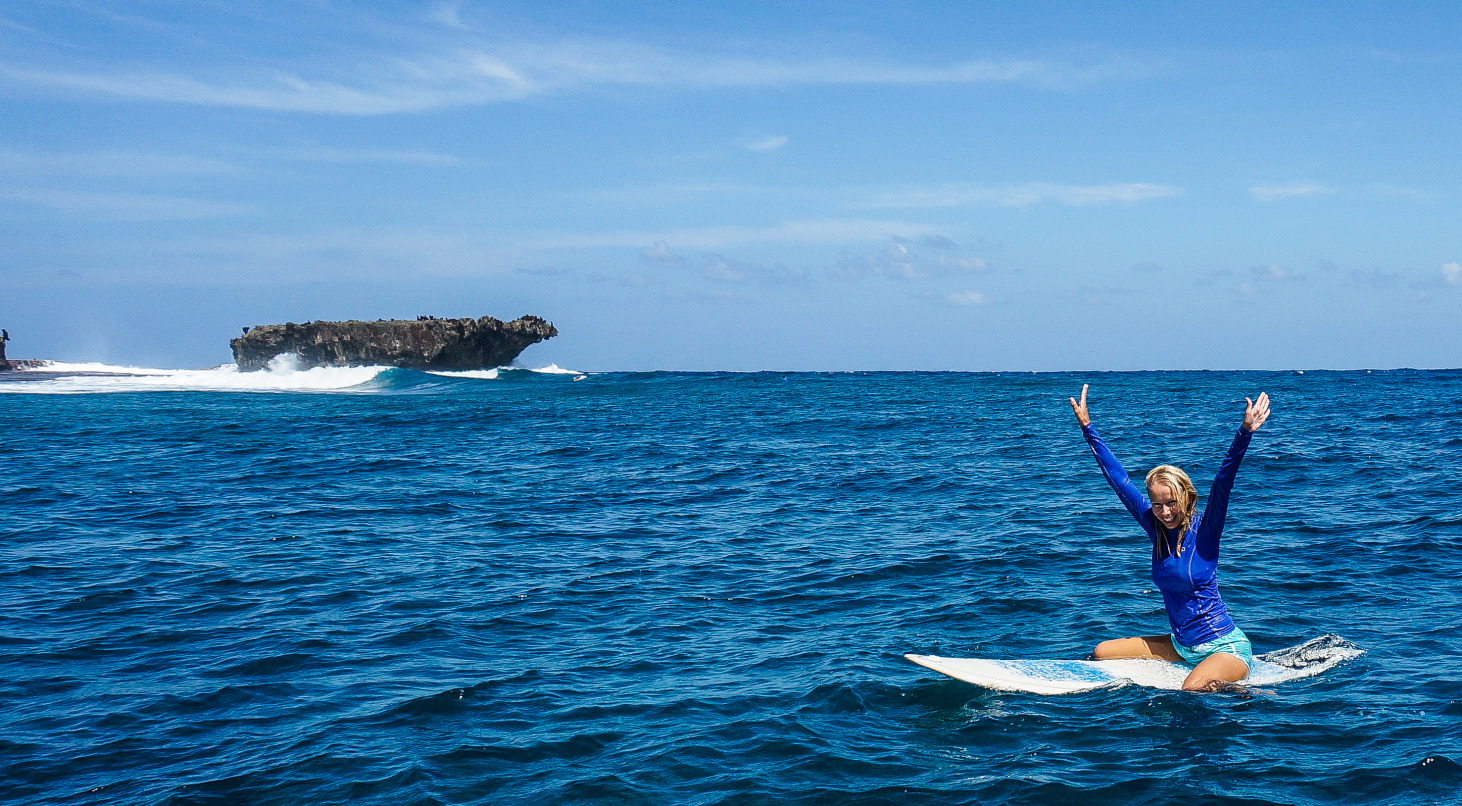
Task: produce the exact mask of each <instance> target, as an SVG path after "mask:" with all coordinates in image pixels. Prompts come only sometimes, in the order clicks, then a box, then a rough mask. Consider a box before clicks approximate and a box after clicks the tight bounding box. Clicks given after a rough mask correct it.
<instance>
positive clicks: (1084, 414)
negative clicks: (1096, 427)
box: [1066, 383, 1091, 428]
mask: <svg viewBox="0 0 1462 806" xmlns="http://www.w3.org/2000/svg"><path fill="white" fill-rule="evenodd" d="M1090 386H1091V384H1087V383H1084V384H1082V385H1081V402H1079V403H1078V402H1077V401H1076V398H1074V397H1068V398H1066V399H1067V400H1069V401H1071V411H1073V412H1075V413H1076V421H1077V422H1078V423H1081V425H1082V427H1083V428H1084V427H1086V426H1088V425H1091V413H1090V412H1088V411H1087V410H1086V390H1087V389H1088V388H1089V387H1090Z"/></svg>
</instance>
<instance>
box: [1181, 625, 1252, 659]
mask: <svg viewBox="0 0 1462 806" xmlns="http://www.w3.org/2000/svg"><path fill="white" fill-rule="evenodd" d="M1171 640H1172V642H1173V649H1176V650H1178V654H1179V655H1182V656H1183V660H1185V661H1187V662H1189V663H1191V664H1193V665H1194V666H1197V665H1198V663H1199V662H1200V661H1202V660H1203V659H1204V658H1206V657H1208V656H1209V655H1212V654H1213V653H1215V652H1227V653H1229V654H1230V655H1237V656H1238V658H1239V660H1241V661H1243V662H1244V663H1246V664H1248V665H1249V666H1253V665H1254V647H1253V646H1252V645H1251V644H1250V643H1249V636H1247V635H1244V631H1243V630H1241V629H1239V628H1238V627H1235V628H1233V629H1232V630H1230V631H1229V632H1226V633H1224V634H1223V635H1220V636H1219V637H1217V638H1215V639H1213V640H1212V641H1205V642H1203V643H1201V644H1199V645H1198V646H1194V647H1187V646H1183V645H1182V644H1180V643H1178V637H1177V636H1176V635H1175V636H1172V637H1171Z"/></svg>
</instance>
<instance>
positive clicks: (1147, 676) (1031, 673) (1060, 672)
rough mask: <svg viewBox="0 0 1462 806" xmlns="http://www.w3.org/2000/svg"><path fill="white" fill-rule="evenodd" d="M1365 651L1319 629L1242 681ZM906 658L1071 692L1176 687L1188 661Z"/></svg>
mask: <svg viewBox="0 0 1462 806" xmlns="http://www.w3.org/2000/svg"><path fill="white" fill-rule="evenodd" d="M1363 654H1365V651H1364V650H1362V649H1361V648H1359V647H1357V646H1356V645H1355V644H1352V643H1350V642H1349V641H1346V640H1345V639H1344V638H1341V637H1340V636H1338V635H1322V636H1320V637H1319V638H1313V639H1311V640H1309V641H1306V642H1305V643H1303V644H1300V645H1299V646H1292V647H1289V648H1288V649H1280V650H1277V651H1274V652H1269V653H1266V654H1263V655H1255V656H1254V664H1253V666H1252V667H1250V670H1249V676H1248V677H1246V678H1244V679H1243V680H1242V681H1241V682H1242V683H1244V684H1247V685H1252V686H1263V685H1273V684H1275V683H1283V682H1286V681H1288V680H1296V679H1299V678H1301V677H1311V676H1313V675H1317V674H1320V673H1321V672H1323V671H1325V670H1327V669H1331V668H1333V667H1335V666H1337V665H1339V664H1340V663H1343V662H1344V661H1347V660H1350V659H1352V658H1356V657H1359V656H1360V655H1363ZM904 657H905V658H908V659H909V660H911V661H913V662H914V663H917V664H919V665H920V666H923V667H924V668H926V669H932V670H934V671H936V672H939V673H940V674H944V675H948V676H950V677H953V678H954V679H956V680H963V681H965V682H966V683H974V684H975V685H977V686H984V687H985V688H989V689H995V690H997V691H1025V692H1030V693H1032V694H1072V693H1075V692H1078V691H1090V690H1092V689H1097V688H1106V687H1113V688H1115V687H1117V686H1126V685H1137V686H1146V687H1148V688H1158V689H1168V690H1172V691H1177V690H1179V689H1181V688H1182V687H1183V679H1184V678H1186V677H1187V676H1188V672H1190V671H1192V670H1193V667H1192V666H1189V665H1187V664H1183V663H1169V662H1167V661H1163V660H1147V659H1135V658H1134V659H1123V660H988V659H985V658H941V657H939V656H938V655H905V656H904Z"/></svg>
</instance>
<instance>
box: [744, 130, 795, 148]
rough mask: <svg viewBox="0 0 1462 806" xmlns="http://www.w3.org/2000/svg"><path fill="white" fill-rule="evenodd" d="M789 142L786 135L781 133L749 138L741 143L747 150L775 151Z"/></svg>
mask: <svg viewBox="0 0 1462 806" xmlns="http://www.w3.org/2000/svg"><path fill="white" fill-rule="evenodd" d="M788 142H789V140H788V139H787V137H786V136H785V135H780V134H779V135H774V136H768V137H759V138H757V139H754V140H748V141H746V142H743V143H742V144H741V147H742V148H743V149H745V150H747V151H775V150H777V149H779V148H781V147H782V146H784V145H786V144H787V143H788Z"/></svg>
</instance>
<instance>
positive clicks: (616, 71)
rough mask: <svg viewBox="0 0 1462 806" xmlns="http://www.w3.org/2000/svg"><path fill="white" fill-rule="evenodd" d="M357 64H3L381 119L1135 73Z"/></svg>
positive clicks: (990, 63) (581, 50) (597, 58)
mask: <svg viewBox="0 0 1462 806" xmlns="http://www.w3.org/2000/svg"><path fill="white" fill-rule="evenodd" d="M432 16H433V18H434V20H435V21H436V22H437V23H438V24H439V27H438V29H437V30H438V31H440V30H441V27H440V26H445V27H446V28H448V29H456V28H460V27H462V26H461V20H460V16H459V15H458V14H457V11H456V7H455V6H452V5H442V6H438V7H437V10H436V11H435V12H434V13H433V15H432ZM348 61H349V62H353V63H348V64H344V65H343V66H342V65H340V64H336V65H332V66H328V67H322V66H306V65H301V64H293V63H270V64H238V63H234V64H227V65H219V66H213V65H209V66H208V67H197V68H195V69H193V70H191V71H189V70H177V69H171V68H154V69H145V68H144V69H136V70H130V71H128V70H113V69H101V68H86V67H69V66H63V67H54V66H53V67H38V66H34V65H24V64H19V63H16V62H11V63H10V64H4V65H0V79H3V80H5V81H8V82H10V83H15V84H23V85H29V86H32V87H38V88H49V89H56V90H69V91H75V92H83V93H95V94H100V95H109V96H115V97H122V98H132V99H138V100H147V101H160V102H167V103H180V104H196V105H204V106H225V107H243V108H252V109H269V110H278V111H286V112H309V113H319V114H342V115H377V114H389V113H406V112H418V111H422V110H427V109H435V108H440V107H446V106H457V105H473V104H488V103H497V102H503V101H511V100H517V99H522V98H526V97H529V96H534V95H541V94H545V93H553V92H564V91H571V90H575V89H583V88H592V87H601V86H646V87H685V88H716V87H722V88H725V87H758V86H799V85H839V84H842V85H936V84H988V83H1001V84H1009V83H1022V84H1028V85H1032V86H1038V87H1042V88H1054V89H1066V88H1071V87H1076V86H1081V85H1083V84H1086V83H1090V82H1093V81H1101V80H1105V79H1107V78H1110V77H1112V76H1116V75H1121V74H1123V73H1127V72H1132V71H1133V69H1134V68H1133V67H1132V66H1131V65H1129V64H1127V63H1126V62H1122V61H1120V60H1119V61H1112V62H1108V63H1102V64H1097V65H1093V66H1078V65H1071V64H1062V63H1056V62H1049V61H1043V60H1035V59H996V60H986V59H974V60H967V61H959V62H954V63H949V64H942V65H918V64H900V63H884V62H870V61H860V60H856V59H842V58H813V59H787V58H781V57H776V56H762V55H753V56H741V55H710V56H708V55H705V54H701V53H682V52H676V51H672V50H665V49H660V48H654V47H648V46H645V45H640V44H637V43H633V42H616V41H602V40H572V41H561V42H557V43H551V44H539V43H524V42H513V43H500V44H485V43H483V42H481V41H475V40H474V39H473V37H471V36H468V35H465V34H457V33H453V34H452V35H451V38H449V39H447V40H443V41H440V42H437V43H436V44H435V45H430V46H426V47H420V46H418V51H417V53H416V54H414V55H406V54H392V53H380V52H361V53H358V54H355V55H354V56H353V57H352V58H350V59H349V60H348ZM768 142H770V141H768ZM783 144H784V143H783ZM778 145H781V144H778ZM772 147H776V146H772Z"/></svg>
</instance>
